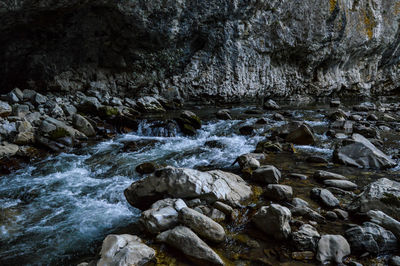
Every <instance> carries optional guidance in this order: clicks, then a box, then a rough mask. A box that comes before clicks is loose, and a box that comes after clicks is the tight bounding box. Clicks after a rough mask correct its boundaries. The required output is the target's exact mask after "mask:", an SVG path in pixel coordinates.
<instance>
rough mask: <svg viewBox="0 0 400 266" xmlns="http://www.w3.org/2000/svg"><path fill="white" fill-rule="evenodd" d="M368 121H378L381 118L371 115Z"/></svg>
mask: <svg viewBox="0 0 400 266" xmlns="http://www.w3.org/2000/svg"><path fill="white" fill-rule="evenodd" d="M367 120H369V121H378V120H379V118H378V117H377V116H376V115H375V114H369V115H368V116H367Z"/></svg>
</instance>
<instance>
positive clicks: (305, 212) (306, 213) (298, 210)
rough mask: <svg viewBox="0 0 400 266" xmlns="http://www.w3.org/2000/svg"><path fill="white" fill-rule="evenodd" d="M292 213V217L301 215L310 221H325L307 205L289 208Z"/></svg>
mask: <svg viewBox="0 0 400 266" xmlns="http://www.w3.org/2000/svg"><path fill="white" fill-rule="evenodd" d="M291 212H292V215H293V216H294V217H298V216H303V217H304V218H307V219H309V220H312V221H317V222H325V218H324V217H323V216H322V215H321V214H319V213H318V212H316V211H314V210H313V209H311V208H309V207H307V206H298V207H294V208H292V209H291Z"/></svg>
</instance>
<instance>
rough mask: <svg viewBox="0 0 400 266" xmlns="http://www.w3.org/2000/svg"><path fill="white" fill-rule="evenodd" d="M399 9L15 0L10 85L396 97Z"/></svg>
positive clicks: (371, 2)
mask: <svg viewBox="0 0 400 266" xmlns="http://www.w3.org/2000/svg"><path fill="white" fill-rule="evenodd" d="M399 18H400V1H399V0H385V1H380V0H321V1H315V0H302V1H297V0H151V1H139V0H96V1H95V0H92V1H90V0H79V1H78V0H5V1H2V2H0V51H1V53H0V62H1V63H0V88H1V89H0V92H5V91H8V90H10V89H12V88H13V87H16V86H18V87H20V88H26V87H33V88H34V89H39V90H44V89H48V90H57V91H68V92H71V91H75V90H87V89H90V88H96V89H97V90H111V91H113V92H118V93H119V94H121V95H123V94H124V93H125V94H127V95H130V96H135V95H139V94H146V93H159V94H161V95H164V96H167V97H175V96H177V95H179V96H182V97H185V98H194V97H202V98H207V97H210V98H221V99H223V100H227V101H234V100H238V99H245V98H246V97H248V98H254V97H259V96H286V95H291V94H297V93H298V94H307V93H308V94H313V95H329V94H332V93H347V92H351V93H357V94H362V95H369V94H387V93H392V92H394V91H395V90H396V89H398V88H399V87H400V68H399V61H400V47H399V46H400V31H399Z"/></svg>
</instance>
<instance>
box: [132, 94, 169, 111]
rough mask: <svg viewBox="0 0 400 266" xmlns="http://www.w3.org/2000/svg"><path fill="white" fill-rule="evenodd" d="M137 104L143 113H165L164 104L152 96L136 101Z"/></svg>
mask: <svg viewBox="0 0 400 266" xmlns="http://www.w3.org/2000/svg"><path fill="white" fill-rule="evenodd" d="M136 105H137V107H138V108H139V110H140V111H141V112H143V113H164V112H165V109H164V107H163V106H162V104H161V103H160V102H159V101H158V100H157V99H156V98H155V97H152V96H144V97H142V98H139V99H138V100H137V101H136Z"/></svg>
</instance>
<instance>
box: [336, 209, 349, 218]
mask: <svg viewBox="0 0 400 266" xmlns="http://www.w3.org/2000/svg"><path fill="white" fill-rule="evenodd" d="M333 211H334V212H335V213H336V215H337V216H338V217H339V218H340V219H342V220H347V219H348V218H349V213H348V212H347V211H344V210H341V209H334V210H333Z"/></svg>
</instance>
